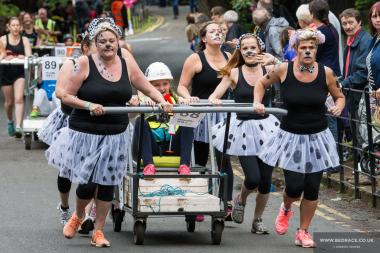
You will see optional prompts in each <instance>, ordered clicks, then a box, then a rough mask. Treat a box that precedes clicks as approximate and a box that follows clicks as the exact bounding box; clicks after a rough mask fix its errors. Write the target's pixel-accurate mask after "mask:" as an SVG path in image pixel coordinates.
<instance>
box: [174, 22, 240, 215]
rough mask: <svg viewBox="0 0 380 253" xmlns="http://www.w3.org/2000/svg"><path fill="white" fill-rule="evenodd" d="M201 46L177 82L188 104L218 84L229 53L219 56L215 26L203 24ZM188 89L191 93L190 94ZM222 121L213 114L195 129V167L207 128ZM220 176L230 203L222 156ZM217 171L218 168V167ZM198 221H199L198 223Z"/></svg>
mask: <svg viewBox="0 0 380 253" xmlns="http://www.w3.org/2000/svg"><path fill="white" fill-rule="evenodd" d="M199 37H200V40H201V41H200V42H199V45H198V52H197V53H193V54H191V55H190V56H189V57H188V58H187V59H186V61H185V63H184V65H183V69H182V74H181V78H180V80H179V84H178V88H177V92H178V94H179V95H180V96H182V97H183V98H185V99H189V100H190V101H191V102H197V101H199V99H208V97H209V96H210V95H211V93H213V92H214V90H215V88H216V87H217V86H218V84H219V83H220V81H221V78H220V77H218V72H219V71H220V70H221V69H222V68H223V67H224V66H225V65H226V64H227V60H228V57H229V53H226V52H222V51H221V50H220V46H221V44H222V31H221V28H220V26H219V24H218V23H216V22H214V21H210V22H206V23H205V24H204V25H203V26H202V28H201V29H200V31H199ZM190 89H191V93H190V91H189V90H190ZM223 98H224V99H225V98H227V94H224V96H223ZM223 120H224V114H220V113H213V114H212V115H211V121H212V122H208V121H207V120H206V118H204V119H203V120H202V121H201V123H200V125H199V126H198V127H197V128H196V129H195V136H194V153H195V163H196V164H198V165H201V166H205V165H206V163H207V160H208V155H209V135H208V124H211V125H215V124H217V123H218V122H220V121H223ZM216 158H217V162H218V165H220V162H221V153H220V152H218V151H217V152H216ZM223 164H224V167H223V168H221V171H222V172H225V173H227V174H228V190H227V192H228V194H227V195H228V199H227V200H228V201H230V200H232V190H233V172H232V167H231V162H230V160H229V157H228V156H224V161H223ZM219 167H220V166H219ZM231 212H232V205H230V207H229V213H228V216H227V220H231ZM199 221H200V220H199Z"/></svg>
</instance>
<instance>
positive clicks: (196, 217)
mask: <svg viewBox="0 0 380 253" xmlns="http://www.w3.org/2000/svg"><path fill="white" fill-rule="evenodd" d="M204 220H205V216H204V215H202V214H198V215H197V216H195V221H196V222H203V221H204Z"/></svg>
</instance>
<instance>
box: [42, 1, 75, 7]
mask: <svg viewBox="0 0 380 253" xmlns="http://www.w3.org/2000/svg"><path fill="white" fill-rule="evenodd" d="M69 1H71V0H46V1H45V3H46V5H47V7H48V8H49V9H54V7H55V6H56V4H59V3H60V4H62V5H66V4H67V2H69Z"/></svg>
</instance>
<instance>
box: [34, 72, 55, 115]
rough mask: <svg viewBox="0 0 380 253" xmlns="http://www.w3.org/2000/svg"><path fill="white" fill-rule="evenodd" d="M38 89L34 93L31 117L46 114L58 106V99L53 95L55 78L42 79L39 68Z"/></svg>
mask: <svg viewBox="0 0 380 253" xmlns="http://www.w3.org/2000/svg"><path fill="white" fill-rule="evenodd" d="M39 71H40V73H39V78H38V85H37V87H38V90H37V92H36V93H35V94H34V99H33V108H32V112H31V113H30V117H31V118H37V117H39V116H48V115H49V114H50V113H51V112H52V111H54V109H55V108H57V107H60V104H61V102H60V100H59V99H57V97H56V96H55V93H54V90H55V86H56V84H57V80H42V73H41V72H42V70H41V68H39Z"/></svg>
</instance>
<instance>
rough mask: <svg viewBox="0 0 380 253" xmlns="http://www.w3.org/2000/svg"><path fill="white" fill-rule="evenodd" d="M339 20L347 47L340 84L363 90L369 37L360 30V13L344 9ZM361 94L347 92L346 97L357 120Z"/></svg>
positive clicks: (366, 73)
mask: <svg viewBox="0 0 380 253" xmlns="http://www.w3.org/2000/svg"><path fill="white" fill-rule="evenodd" d="M339 18H340V20H341V22H342V27H343V30H344V32H345V33H346V35H347V46H346V47H345V48H344V54H343V60H344V68H343V75H342V77H341V79H340V83H341V84H342V86H343V88H352V89H357V90H363V89H364V88H365V86H366V84H367V76H368V70H367V66H366V61H365V59H366V57H367V54H368V47H369V44H370V43H371V36H370V35H369V34H368V33H367V32H366V31H365V30H364V29H363V28H362V25H361V22H362V21H361V17H360V12H359V11H358V10H355V9H351V8H350V9H346V10H344V11H343V12H342V13H341V14H340V15H339ZM360 97H361V93H358V92H348V93H347V95H346V98H347V103H346V104H347V105H348V108H352V110H349V111H351V112H355V114H354V115H352V117H353V118H355V119H357V116H358V115H357V110H358V105H359V101H360Z"/></svg>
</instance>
